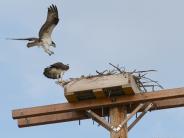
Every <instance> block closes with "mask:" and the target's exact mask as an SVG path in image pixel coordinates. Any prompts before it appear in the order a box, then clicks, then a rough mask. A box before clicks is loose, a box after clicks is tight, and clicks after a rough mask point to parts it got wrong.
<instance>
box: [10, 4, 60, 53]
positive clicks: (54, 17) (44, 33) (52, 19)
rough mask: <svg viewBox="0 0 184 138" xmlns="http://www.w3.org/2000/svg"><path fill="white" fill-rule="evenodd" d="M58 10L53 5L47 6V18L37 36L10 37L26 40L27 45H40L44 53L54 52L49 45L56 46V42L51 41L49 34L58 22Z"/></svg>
mask: <svg viewBox="0 0 184 138" xmlns="http://www.w3.org/2000/svg"><path fill="white" fill-rule="evenodd" d="M58 22H59V18H58V10H57V7H56V6H55V5H53V4H52V5H51V6H50V7H49V8H48V13H47V19H46V22H45V23H44V24H43V25H42V27H41V29H40V31H39V38H34V37H33V38H20V39H19V38H18V39H16V38H15V39H14V38H13V39H11V40H27V41H29V42H28V43H27V47H28V48H30V47H34V46H38V47H40V46H41V47H42V48H43V49H44V51H45V52H46V53H48V54H49V55H52V54H54V52H53V51H51V50H50V47H56V44H55V43H54V42H53V41H52V38H51V34H52V31H53V29H54V28H55V26H56V25H57V24H58Z"/></svg>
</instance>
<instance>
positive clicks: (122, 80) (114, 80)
mask: <svg viewBox="0 0 184 138" xmlns="http://www.w3.org/2000/svg"><path fill="white" fill-rule="evenodd" d="M130 77H131V76H130V75H128V74H126V75H124V74H115V75H108V76H99V77H92V78H81V79H77V80H74V81H72V82H70V83H68V84H67V85H65V87H64V88H65V92H66V93H70V92H81V91H89V90H94V89H103V88H109V87H116V86H122V85H124V84H129V83H130Z"/></svg>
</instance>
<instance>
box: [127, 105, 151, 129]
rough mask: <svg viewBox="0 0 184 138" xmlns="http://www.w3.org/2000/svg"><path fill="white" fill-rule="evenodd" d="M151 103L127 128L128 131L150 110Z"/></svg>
mask: <svg viewBox="0 0 184 138" xmlns="http://www.w3.org/2000/svg"><path fill="white" fill-rule="evenodd" d="M152 106H153V103H150V104H149V105H148V106H147V107H146V108H145V109H144V111H143V112H142V113H141V114H140V115H139V116H138V117H137V119H136V120H135V121H134V122H133V123H132V124H131V125H130V126H129V127H128V131H130V130H131V129H132V128H133V127H134V126H135V125H136V124H137V123H138V122H139V121H140V120H141V118H142V117H143V116H144V115H145V114H146V113H147V112H148V111H149V110H150V109H151V107H152Z"/></svg>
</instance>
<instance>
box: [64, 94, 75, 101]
mask: <svg viewBox="0 0 184 138" xmlns="http://www.w3.org/2000/svg"><path fill="white" fill-rule="evenodd" d="M65 97H66V99H67V100H68V101H70V102H78V99H77V96H76V95H75V94H74V93H73V92H71V93H69V94H67V95H65Z"/></svg>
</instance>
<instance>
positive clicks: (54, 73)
mask: <svg viewBox="0 0 184 138" xmlns="http://www.w3.org/2000/svg"><path fill="white" fill-rule="evenodd" d="M68 69H69V65H68V64H67V65H65V64H63V63H61V62H57V63H54V64H52V65H50V66H49V67H47V68H45V69H44V72H43V74H44V75H45V76H46V77H47V78H50V79H58V82H60V80H59V79H61V81H62V77H63V75H64V73H65V71H67V70H68Z"/></svg>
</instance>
